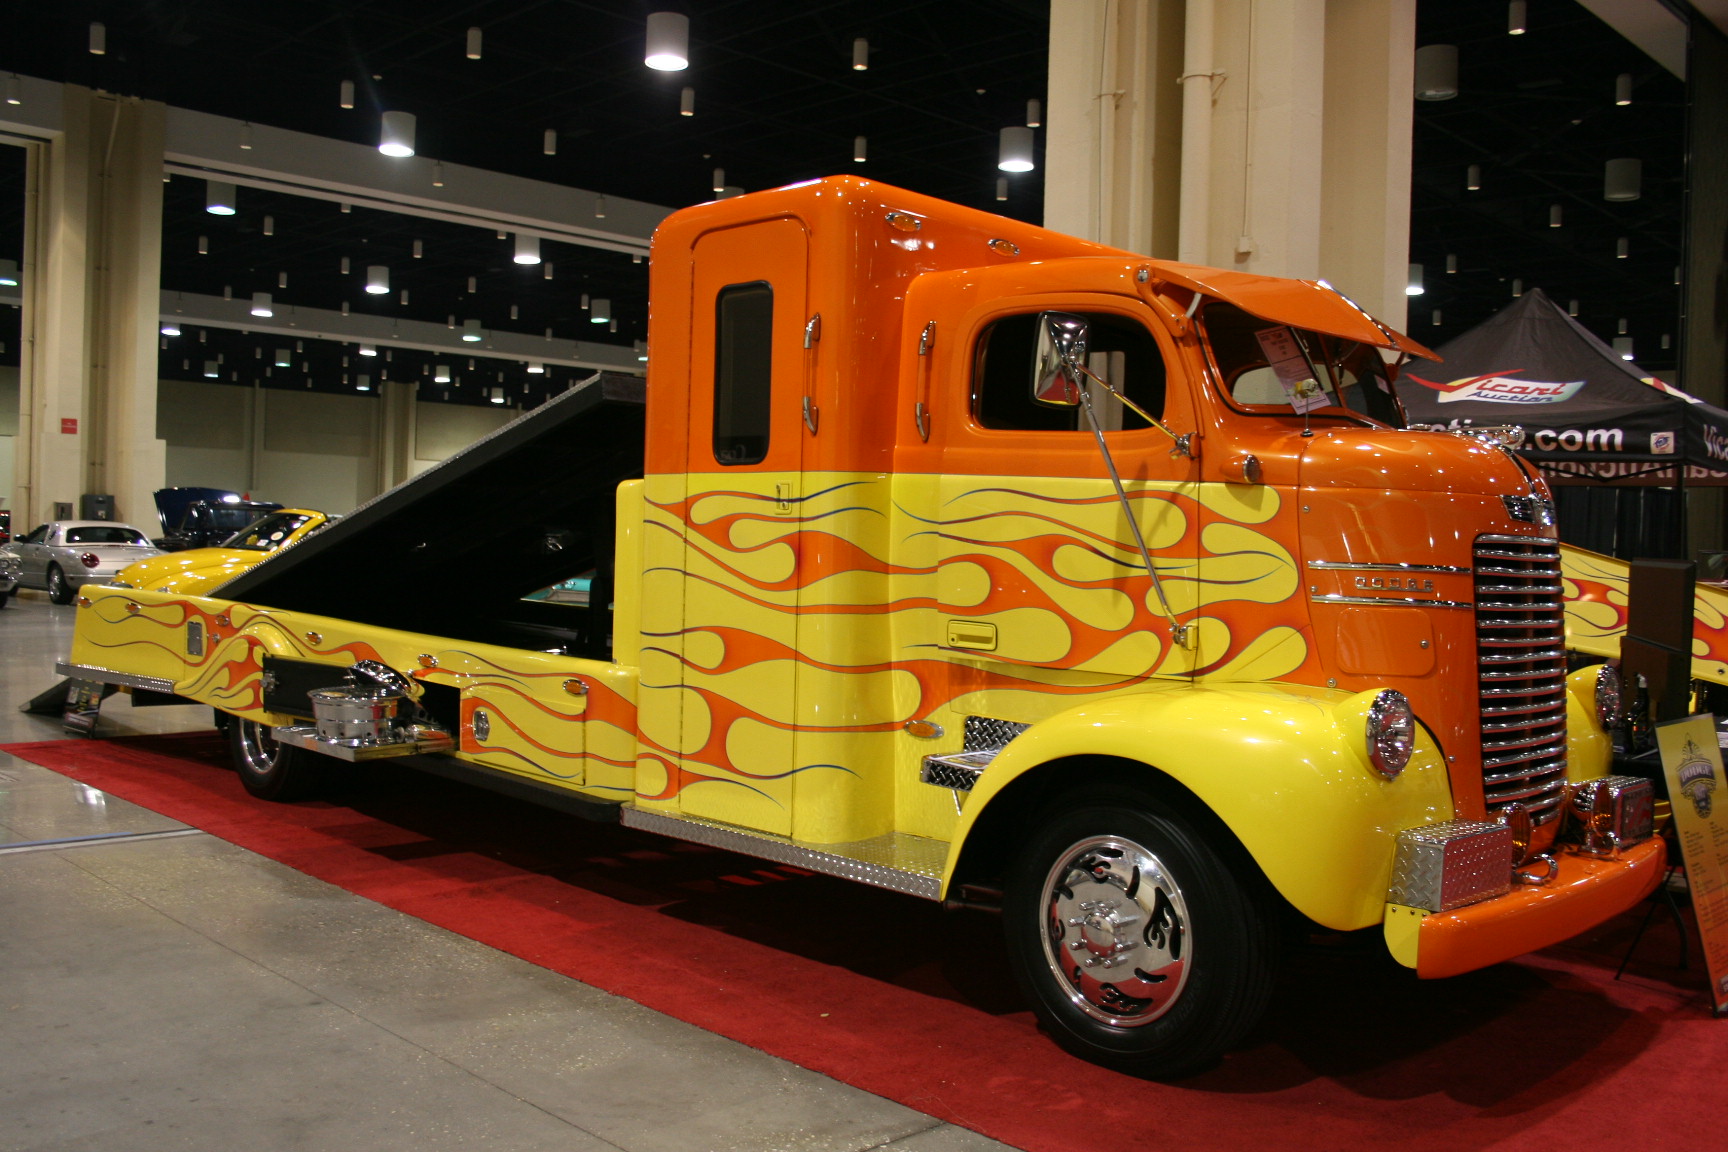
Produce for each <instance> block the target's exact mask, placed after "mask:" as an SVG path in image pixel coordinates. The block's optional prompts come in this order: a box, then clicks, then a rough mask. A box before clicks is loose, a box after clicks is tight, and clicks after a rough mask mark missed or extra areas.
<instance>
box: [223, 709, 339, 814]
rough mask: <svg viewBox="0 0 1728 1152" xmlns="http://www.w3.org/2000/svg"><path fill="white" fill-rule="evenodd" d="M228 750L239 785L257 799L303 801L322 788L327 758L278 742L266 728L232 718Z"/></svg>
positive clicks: (325, 775) (325, 774) (326, 771)
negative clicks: (236, 772) (230, 752)
mask: <svg viewBox="0 0 1728 1152" xmlns="http://www.w3.org/2000/svg"><path fill="white" fill-rule="evenodd" d="M228 747H229V750H230V751H232V752H233V754H234V767H235V769H236V770H237V771H238V772H239V773H240V783H241V784H243V785H245V787H246V791H248V792H250V793H252V795H254V796H256V797H258V798H259V799H260V800H281V801H289V800H305V799H307V798H308V797H310V796H314V795H316V794H317V793H318V792H319V791H320V790H321V789H322V788H323V786H324V783H325V781H326V778H327V775H328V770H329V763H328V761H327V758H326V757H323V756H320V755H318V754H317V753H316V752H308V751H306V750H305V749H304V748H295V747H293V746H292V745H289V744H281V743H278V742H277V740H276V738H275V737H274V736H272V735H271V734H270V729H269V727H268V726H267V725H264V724H260V723H258V722H257V721H256V720H242V719H241V718H240V717H238V716H236V717H234V718H233V719H232V720H231V721H230V722H229V724H228Z"/></svg>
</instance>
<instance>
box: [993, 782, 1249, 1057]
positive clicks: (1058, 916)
mask: <svg viewBox="0 0 1728 1152" xmlns="http://www.w3.org/2000/svg"><path fill="white" fill-rule="evenodd" d="M1268 904H1269V901H1267V900H1265V899H1262V898H1261V897H1259V896H1258V895H1257V894H1256V890H1254V889H1250V888H1249V887H1246V886H1244V884H1243V883H1242V882H1241V881H1239V880H1238V879H1237V878H1236V876H1234V875H1233V874H1232V872H1231V869H1230V867H1229V865H1227V864H1226V863H1225V861H1224V860H1223V859H1222V858H1221V857H1220V855H1219V854H1218V852H1216V851H1215V850H1214V849H1213V848H1212V847H1211V845H1209V844H1208V843H1207V842H1206V840H1205V838H1204V837H1203V836H1201V835H1200V834H1198V833H1197V832H1196V830H1195V829H1194V827H1193V826H1192V825H1191V824H1190V823H1189V822H1187V821H1184V820H1182V819H1180V818H1178V817H1176V816H1173V815H1171V814H1170V813H1169V812H1167V811H1159V810H1157V809H1156V808H1155V807H1154V802H1152V801H1151V800H1150V799H1149V798H1147V797H1144V796H1141V795H1139V794H1137V793H1134V792H1129V791H1125V790H1123V791H1115V790H1112V791H1110V792H1108V793H1105V792H1100V793H1097V794H1094V795H1089V796H1086V797H1082V798H1077V799H1075V800H1073V801H1071V802H1070V803H1068V804H1066V805H1064V806H1062V807H1061V808H1059V809H1058V810H1057V811H1056V812H1055V813H1054V814H1053V815H1052V816H1051V817H1049V818H1047V819H1046V820H1045V821H1044V822H1043V824H1042V826H1041V827H1040V828H1038V829H1037V830H1036V831H1035V832H1034V834H1033V836H1032V840H1031V843H1030V845H1029V846H1028V850H1027V852H1026V853H1025V855H1024V856H1023V857H1022V858H1021V859H1020V860H1019V861H1018V862H1017V864H1016V866H1015V869H1014V872H1013V874H1012V875H1011V876H1010V877H1009V878H1008V886H1007V891H1006V894H1005V898H1004V901H1003V914H1004V930H1005V931H1006V933H1007V942H1008V953H1009V959H1010V962H1011V963H1012V965H1013V968H1014V974H1015V977H1016V978H1017V979H1018V980H1019V982H1020V986H1021V989H1022V990H1023V991H1024V992H1025V994H1026V996H1027V999H1028V1000H1030V1001H1031V1004H1032V1007H1033V1010H1034V1011H1035V1012H1036V1013H1037V1014H1038V1017H1039V1019H1040V1020H1041V1021H1042V1022H1043V1024H1044V1026H1045V1028H1046V1029H1047V1030H1048V1031H1049V1032H1050V1034H1051V1036H1052V1037H1053V1038H1054V1039H1055V1040H1056V1042H1057V1043H1058V1044H1060V1045H1061V1046H1062V1047H1063V1048H1066V1049H1067V1050H1068V1051H1070V1052H1072V1053H1074V1054H1075V1055H1076V1056H1079V1057H1081V1058H1083V1059H1086V1060H1090V1061H1092V1062H1094V1063H1097V1064H1102V1065H1105V1066H1106V1067H1110V1068H1114V1069H1117V1070H1118V1071H1121V1072H1126V1073H1129V1074H1131V1075H1136V1076H1147V1077H1170V1076H1178V1075H1182V1074H1184V1073H1188V1072H1194V1071H1198V1070H1200V1069H1202V1068H1205V1067H1207V1066H1209V1065H1211V1064H1212V1063H1214V1062H1215V1061H1216V1060H1217V1059H1218V1057H1219V1056H1221V1055H1222V1054H1223V1053H1224V1052H1225V1051H1226V1050H1227V1049H1228V1048H1229V1047H1230V1046H1231V1045H1233V1044H1234V1043H1236V1041H1238V1040H1240V1039H1241V1038H1242V1036H1243V1034H1244V1033H1246V1032H1247V1031H1248V1030H1249V1029H1250V1028H1252V1027H1253V1026H1254V1024H1255V1023H1256V1022H1257V1021H1258V1020H1259V1019H1260V1017H1261V1015H1262V1014H1263V1013H1264V1012H1265V1009H1266V1005H1267V1002H1268V1001H1269V1000H1270V998H1271V992H1272V978H1273V975H1274V972H1275V968H1276V957H1277V944H1276V933H1275V930H1274V925H1273V922H1272V921H1273V918H1272V915H1271V913H1270V911H1269V908H1268V907H1267V905H1268Z"/></svg>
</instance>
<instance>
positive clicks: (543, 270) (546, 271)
mask: <svg viewBox="0 0 1728 1152" xmlns="http://www.w3.org/2000/svg"><path fill="white" fill-rule="evenodd" d="M540 275H541V276H543V277H545V278H546V279H548V280H550V279H552V261H550V260H547V261H544V262H543V263H542V264H541V265H540Z"/></svg>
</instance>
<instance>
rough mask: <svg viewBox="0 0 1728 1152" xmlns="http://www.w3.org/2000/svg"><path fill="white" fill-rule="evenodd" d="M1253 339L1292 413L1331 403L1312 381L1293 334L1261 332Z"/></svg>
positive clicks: (1272, 330)
mask: <svg viewBox="0 0 1728 1152" xmlns="http://www.w3.org/2000/svg"><path fill="white" fill-rule="evenodd" d="M1254 338H1255V339H1256V340H1258V341H1260V350H1261V351H1262V352H1264V353H1265V354H1266V364H1267V366H1268V367H1270V368H1271V369H1272V372H1273V374H1274V375H1276V376H1277V377H1278V383H1279V385H1280V386H1281V387H1283V389H1284V395H1285V396H1286V397H1288V398H1289V401H1290V407H1291V408H1292V409H1293V410H1295V411H1297V412H1308V411H1311V410H1312V409H1315V408H1324V407H1326V406H1327V405H1328V404H1330V403H1331V402H1332V400H1331V397H1329V396H1327V395H1326V389H1325V388H1324V387H1322V386H1321V384H1320V381H1319V380H1317V379H1315V375H1314V366H1313V365H1312V364H1310V363H1309V362H1308V353H1307V352H1305V351H1304V350H1303V348H1302V342H1301V341H1300V340H1298V339H1296V333H1294V332H1292V331H1291V330H1290V329H1289V328H1287V327H1283V326H1280V327H1277V328H1262V329H1260V330H1259V331H1258V332H1256V333H1254Z"/></svg>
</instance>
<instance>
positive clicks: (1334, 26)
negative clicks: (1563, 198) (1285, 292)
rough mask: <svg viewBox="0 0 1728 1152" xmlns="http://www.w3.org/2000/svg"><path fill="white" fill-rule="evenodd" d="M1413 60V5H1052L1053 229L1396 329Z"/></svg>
mask: <svg viewBox="0 0 1728 1152" xmlns="http://www.w3.org/2000/svg"><path fill="white" fill-rule="evenodd" d="M1195 21H1203V22H1204V23H1203V24H1200V23H1195ZM1414 52H1415V0H1053V3H1052V5H1051V26H1050V93H1049V99H1048V101H1047V110H1048V116H1049V123H1048V128H1047V131H1048V140H1047V143H1046V146H1045V156H1046V165H1047V168H1046V172H1045V188H1046V191H1045V223H1046V224H1047V225H1049V226H1050V227H1053V228H1056V229H1059V230H1061V231H1064V232H1071V233H1074V234H1076V235H1080V236H1086V237H1088V238H1092V239H1098V240H1102V241H1105V242H1106V243H1112V244H1118V245H1121V246H1123V247H1127V248H1131V249H1134V250H1136V251H1141V252H1148V253H1150V254H1151V255H1154V256H1162V257H1167V258H1179V259H1183V260H1188V261H1192V262H1195V263H1200V264H1210V265H1213V266H1215V267H1221V268H1234V269H1240V270H1242V271H1247V272H1261V273H1265V274H1267V275H1272V276H1298V277H1303V278H1307V279H1314V278H1325V279H1327V280H1328V281H1330V282H1331V283H1333V284H1334V285H1335V286H1336V287H1338V288H1339V290H1341V291H1343V292H1344V293H1346V294H1347V295H1349V296H1350V297H1351V298H1353V299H1355V300H1356V301H1357V302H1358V303H1360V304H1361V305H1362V306H1363V307H1365V308H1367V309H1368V310H1369V311H1371V312H1373V313H1375V314H1376V315H1379V316H1381V317H1383V318H1385V319H1387V320H1389V321H1391V322H1393V323H1396V324H1402V323H1403V320H1404V312H1405V298H1404V294H1403V292H1404V276H1405V269H1406V265H1407V264H1408V263H1409V255H1408V252H1409V217H1410V127H1411V112H1412V107H1411V79H1412V77H1411V73H1412V69H1413V60H1414ZM1178 81H1180V83H1178ZM1184 98H1186V102H1187V106H1186V109H1184ZM1185 133H1186V134H1187V137H1188V138H1187V139H1184V134H1185ZM1197 135H1198V136H1202V137H1203V139H1196V138H1195V137H1196V136H1197Z"/></svg>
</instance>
